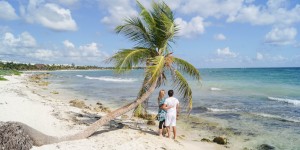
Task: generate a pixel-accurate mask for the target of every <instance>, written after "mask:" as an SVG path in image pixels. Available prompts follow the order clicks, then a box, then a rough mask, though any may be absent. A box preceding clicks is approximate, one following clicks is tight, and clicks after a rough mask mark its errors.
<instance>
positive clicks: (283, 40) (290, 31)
mask: <svg viewBox="0 0 300 150" xmlns="http://www.w3.org/2000/svg"><path fill="white" fill-rule="evenodd" d="M296 35H297V29H295V28H278V27H275V28H273V29H272V30H271V31H270V32H269V33H267V34H266V36H265V42H266V43H269V44H274V45H287V44H292V43H293V42H295V37H296Z"/></svg>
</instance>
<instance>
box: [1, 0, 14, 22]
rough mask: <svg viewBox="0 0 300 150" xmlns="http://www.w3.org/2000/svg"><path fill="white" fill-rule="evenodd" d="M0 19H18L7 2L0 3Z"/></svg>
mask: <svg viewBox="0 0 300 150" xmlns="http://www.w3.org/2000/svg"><path fill="white" fill-rule="evenodd" d="M0 19H4V20H15V19H18V15H17V14H16V12H15V9H14V8H13V7H12V6H11V5H10V4H9V3H8V2H7V1H0Z"/></svg>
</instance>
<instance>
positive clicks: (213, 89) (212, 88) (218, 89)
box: [210, 87, 222, 91]
mask: <svg viewBox="0 0 300 150" xmlns="http://www.w3.org/2000/svg"><path fill="white" fill-rule="evenodd" d="M210 90H211V91H222V89H220V88H216V87H211V88H210Z"/></svg>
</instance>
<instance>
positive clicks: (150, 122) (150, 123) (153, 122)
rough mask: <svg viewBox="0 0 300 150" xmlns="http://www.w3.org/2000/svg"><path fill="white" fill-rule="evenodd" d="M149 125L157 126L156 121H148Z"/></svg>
mask: <svg viewBox="0 0 300 150" xmlns="http://www.w3.org/2000/svg"><path fill="white" fill-rule="evenodd" d="M147 125H152V126H155V125H156V123H155V121H154V120H148V121H147Z"/></svg>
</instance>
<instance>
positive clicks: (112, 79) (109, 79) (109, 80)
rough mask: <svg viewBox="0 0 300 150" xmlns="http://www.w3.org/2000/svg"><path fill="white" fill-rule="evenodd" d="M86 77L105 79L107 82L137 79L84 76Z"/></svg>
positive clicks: (133, 80)
mask: <svg viewBox="0 0 300 150" xmlns="http://www.w3.org/2000/svg"><path fill="white" fill-rule="evenodd" d="M85 78H86V79H89V80H100V81H107V82H135V81H137V79H133V78H116V77H90V76H85Z"/></svg>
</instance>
